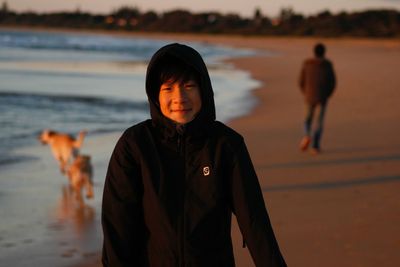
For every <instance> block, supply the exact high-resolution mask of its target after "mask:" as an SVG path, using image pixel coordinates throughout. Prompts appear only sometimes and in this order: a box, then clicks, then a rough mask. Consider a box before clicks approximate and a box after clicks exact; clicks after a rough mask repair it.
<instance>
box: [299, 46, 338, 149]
mask: <svg viewBox="0 0 400 267" xmlns="http://www.w3.org/2000/svg"><path fill="white" fill-rule="evenodd" d="M299 85H300V89H301V92H302V93H303V95H304V100H305V103H306V116H305V120H304V137H303V139H302V140H301V142H300V149H301V150H302V151H306V150H307V149H308V146H309V145H310V144H311V143H312V150H311V152H312V153H313V154H318V153H320V151H321V144H320V143H321V137H322V131H323V124H324V117H325V111H326V106H327V103H328V98H329V97H330V96H331V95H332V93H333V91H334V89H335V86H336V77H335V72H334V70H333V65H332V63H331V62H330V61H329V60H328V59H326V58H325V46H324V45H323V44H321V43H318V44H316V45H315V47H314V58H310V59H307V60H306V61H304V63H303V67H302V69H301V73H300V79H299ZM317 110H318V119H317V123H316V127H315V129H314V131H313V132H312V129H311V128H312V123H313V118H314V114H315V112H316V111H317Z"/></svg>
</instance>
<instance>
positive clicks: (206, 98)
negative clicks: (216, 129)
mask: <svg viewBox="0 0 400 267" xmlns="http://www.w3.org/2000/svg"><path fill="white" fill-rule="evenodd" d="M174 62H179V64H181V65H182V64H183V65H184V66H185V65H187V66H188V68H191V69H192V70H193V71H195V72H196V74H197V75H196V76H197V77H198V79H199V81H198V82H199V85H200V94H201V100H202V106H201V109H200V111H199V113H198V114H197V116H196V117H195V118H194V120H192V121H191V122H189V123H187V124H186V125H185V126H184V127H185V128H188V129H189V128H193V129H199V128H202V127H203V126H207V125H208V124H209V123H210V122H212V121H214V120H215V104H214V92H213V89H212V86H211V80H210V76H209V74H208V71H207V67H206V65H205V63H204V61H203V59H202V57H201V55H200V54H199V53H198V52H197V51H196V50H194V49H193V48H191V47H189V46H187V45H183V44H178V43H173V44H168V45H166V46H164V47H162V48H160V49H159V50H158V51H157V52H156V53H155V54H154V55H153V57H152V58H151V60H150V62H149V65H148V67H147V74H146V93H147V97H148V101H149V104H150V114H151V118H152V121H153V124H155V125H157V126H161V127H167V128H174V129H175V128H176V126H177V125H176V124H175V123H174V122H173V121H171V120H170V119H168V118H167V117H165V116H164V115H163V114H162V113H161V110H160V105H159V91H160V85H161V84H160V76H161V72H162V71H163V70H165V66H168V65H170V64H171V63H174Z"/></svg>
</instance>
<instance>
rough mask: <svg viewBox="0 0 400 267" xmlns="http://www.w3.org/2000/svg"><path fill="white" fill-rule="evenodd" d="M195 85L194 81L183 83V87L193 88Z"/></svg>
mask: <svg viewBox="0 0 400 267" xmlns="http://www.w3.org/2000/svg"><path fill="white" fill-rule="evenodd" d="M196 87H197V83H196V82H191V81H190V82H187V83H185V88H186V89H193V88H196Z"/></svg>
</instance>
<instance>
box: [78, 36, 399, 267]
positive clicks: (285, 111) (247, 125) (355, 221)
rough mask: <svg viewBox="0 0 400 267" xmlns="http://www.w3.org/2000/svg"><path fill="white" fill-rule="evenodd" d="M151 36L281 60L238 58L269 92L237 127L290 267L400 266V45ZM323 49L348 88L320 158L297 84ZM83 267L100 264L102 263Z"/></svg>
mask: <svg viewBox="0 0 400 267" xmlns="http://www.w3.org/2000/svg"><path fill="white" fill-rule="evenodd" d="M144 36H145V37H147V38H168V39H170V40H171V39H173V40H177V41H180V42H184V41H186V40H187V41H200V42H209V43H215V44H223V45H229V46H234V47H248V48H253V49H259V50H260V51H261V52H262V51H268V52H273V55H270V54H267V53H266V54H259V55H257V56H256V57H248V58H240V59H234V60H230V62H232V63H233V64H234V65H235V66H236V67H237V68H240V69H243V70H247V71H249V72H250V73H251V74H252V76H253V77H254V78H255V79H257V80H259V81H261V82H262V86H260V88H258V89H257V90H255V91H254V95H255V96H256V97H257V98H258V100H259V104H258V105H257V107H256V108H254V110H253V111H252V112H251V114H249V115H248V116H244V117H242V118H239V119H237V120H235V121H232V122H230V123H229V125H230V126H231V127H233V128H234V129H236V130H237V131H239V132H240V133H242V134H243V135H244V137H245V139H246V143H247V145H248V148H249V151H250V153H251V155H252V159H253V163H254V165H255V168H256V170H257V173H258V175H259V179H260V183H261V186H262V188H263V191H264V197H265V200H266V204H267V207H268V210H269V215H270V217H271V221H272V224H273V227H274V230H275V233H276V236H277V239H278V242H279V245H280V247H281V250H282V252H283V254H284V256H285V259H286V261H287V263H288V265H289V266H307V267H309V266H366V267H368V266H377V265H379V266H397V265H400V254H399V253H398V250H399V247H400V232H399V230H398V228H399V227H398V225H399V224H400V201H399V197H398V192H399V189H400V164H399V163H400V138H399V136H400V123H399V121H400V105H399V99H400V90H399V87H400V75H399V70H400V42H399V41H398V40H349V39H324V40H321V39H318V40H317V39H299V38H258V37H227V36H205V35H198V36H193V35H163V34H158V35H152V34H149V35H144ZM316 41H323V42H324V43H325V44H326V45H327V49H328V50H327V57H328V58H330V59H332V61H333V63H334V67H335V69H336V73H337V78H338V88H337V91H336V92H335V94H334V96H333V98H332V100H331V101H330V103H329V106H328V110H327V116H326V125H325V133H324V136H323V141H322V148H323V153H322V154H320V155H318V156H312V155H310V154H309V153H301V152H299V150H298V142H299V140H300V138H301V136H302V121H303V108H304V107H303V100H302V97H301V94H300V91H299V89H298V87H297V78H298V74H299V69H300V66H301V63H302V61H303V59H304V58H305V57H308V56H311V54H312V52H311V51H312V46H313V45H314V44H315V42H316ZM232 104H234V103H232ZM110 142H114V140H111V139H110ZM233 239H234V249H235V257H236V262H237V266H239V267H246V266H253V263H252V262H251V258H250V257H249V254H248V252H247V249H242V248H241V236H240V233H239V231H238V228H237V226H236V223H234V227H233ZM80 266H84V267H89V266H100V263H99V255H97V256H91V257H88V260H87V261H86V262H85V263H84V264H83V265H80Z"/></svg>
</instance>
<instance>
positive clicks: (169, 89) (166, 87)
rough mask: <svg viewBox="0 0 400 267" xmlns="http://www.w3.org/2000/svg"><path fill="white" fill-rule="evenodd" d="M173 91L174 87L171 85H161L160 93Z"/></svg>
mask: <svg viewBox="0 0 400 267" xmlns="http://www.w3.org/2000/svg"><path fill="white" fill-rule="evenodd" d="M171 89H172V87H171V86H170V85H167V84H165V85H164V84H163V85H161V88H160V91H164V92H169V91H171Z"/></svg>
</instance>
